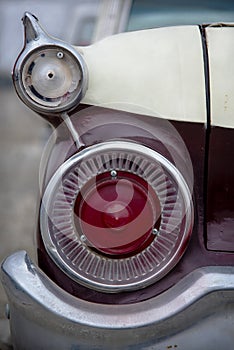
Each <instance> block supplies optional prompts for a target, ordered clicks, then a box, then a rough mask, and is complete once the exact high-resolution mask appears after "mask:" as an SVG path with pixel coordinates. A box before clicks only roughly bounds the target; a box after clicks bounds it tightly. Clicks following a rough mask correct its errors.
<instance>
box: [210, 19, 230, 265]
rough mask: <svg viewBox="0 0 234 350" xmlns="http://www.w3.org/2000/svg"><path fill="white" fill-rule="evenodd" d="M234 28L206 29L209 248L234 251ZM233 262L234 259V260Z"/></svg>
mask: <svg viewBox="0 0 234 350" xmlns="http://www.w3.org/2000/svg"><path fill="white" fill-rule="evenodd" d="M233 34H234V26H233V25H231V24H226V25H225V24H222V23H220V24H217V25H214V26H209V27H207V28H206V41H207V49H208V60H209V81H210V124H211V129H210V133H209V157H208V178H207V216H206V221H207V248H208V249H210V250H214V251H226V252H234V234H233V228H234V200H233V199H234V187H233V178H234V165H233V157H234V140H233V128H234V80H233V76H234V62H233V55H234V39H233ZM233 263H234V260H233Z"/></svg>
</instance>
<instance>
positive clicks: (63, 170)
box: [40, 140, 193, 293]
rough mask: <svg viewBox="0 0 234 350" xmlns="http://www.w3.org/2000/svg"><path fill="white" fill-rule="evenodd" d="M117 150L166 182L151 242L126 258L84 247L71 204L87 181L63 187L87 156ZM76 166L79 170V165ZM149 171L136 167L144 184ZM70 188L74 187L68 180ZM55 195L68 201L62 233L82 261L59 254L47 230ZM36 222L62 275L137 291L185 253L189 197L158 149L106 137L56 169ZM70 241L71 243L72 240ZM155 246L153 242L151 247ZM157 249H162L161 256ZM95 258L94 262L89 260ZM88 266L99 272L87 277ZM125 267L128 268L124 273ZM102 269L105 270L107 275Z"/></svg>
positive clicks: (96, 286) (90, 284) (189, 222)
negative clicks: (157, 172) (144, 164)
mask: <svg viewBox="0 0 234 350" xmlns="http://www.w3.org/2000/svg"><path fill="white" fill-rule="evenodd" d="M117 151H118V152H120V153H121V152H122V153H123V154H126V155H131V154H132V155H134V156H135V157H137V156H139V157H140V156H141V157H143V158H144V159H146V161H147V162H148V164H152V166H153V167H155V169H156V168H159V169H160V171H161V172H162V176H163V177H164V179H165V180H166V181H165V183H164V181H162V183H161V184H160V186H161V189H160V191H161V193H164V196H166V197H165V198H164V199H163V196H162V195H161V201H162V203H163V202H164V204H163V205H164V207H163V208H162V220H161V224H160V228H159V233H158V234H157V235H155V239H154V240H153V242H152V244H151V245H149V246H148V247H146V248H145V249H144V250H143V251H141V252H139V253H137V254H136V256H131V257H127V258H125V259H124V258H121V259H117V258H110V257H107V256H104V255H101V254H100V253H99V252H98V253H97V252H94V251H93V249H90V248H89V246H88V245H86V242H85V241H84V240H83V238H82V234H81V233H77V232H76V227H75V224H74V220H73V216H74V203H75V200H76V198H77V194H78V192H79V188H82V186H84V184H85V183H86V182H85V180H84V182H83V183H82V181H80V183H79V186H78V184H77V187H76V190H74V189H73V190H71V189H69V188H70V187H69V186H71V184H69V185H68V186H67V185H66V183H68V181H69V176H70V175H71V174H72V171H73V170H74V169H75V168H76V169H77V168H78V167H81V166H82V162H83V164H85V162H86V161H87V160H91V159H92V158H93V157H96V156H97V155H100V154H102V155H103V154H114V153H115V152H117ZM108 152H109V153H108ZM80 169H82V167H81V168H80ZM101 169H102V170H101ZM109 170H111V169H105V171H109ZM112 170H113V168H112ZM117 170H118V169H117ZM151 170H152V169H151ZM101 171H103V168H102V167H101V165H100V172H101ZM132 171H133V170H132ZM89 172H90V174H89V176H87V181H88V179H90V178H92V177H95V175H96V174H94V171H93V170H89ZM150 174H151V175H150V176H148V177H147V172H145V174H144V169H143V168H141V176H142V177H143V178H145V179H146V180H147V181H148V182H149V183H150V179H151V180H152V179H153V178H154V176H153V175H154V169H153V171H152V172H151V173H150ZM80 180H81V179H80ZM170 184H173V186H174V187H173V186H172V187H173V189H172V192H171V194H170V188H169V187H170ZM150 185H151V186H152V187H153V188H154V189H155V191H156V193H157V195H158V196H159V198H160V193H159V188H158V190H157V189H156V188H155V187H156V185H154V183H152V182H151V183H150ZM73 186H75V185H74V184H73ZM175 186H176V188H175ZM167 187H168V188H167ZM69 190H71V192H73V193H71V196H70V197H69V196H68V195H67V191H69ZM56 196H62V197H61V198H62V201H64V204H66V202H67V203H68V205H67V207H66V205H65V207H64V208H63V209H64V213H67V214H64V215H63V216H65V217H66V215H67V219H68V217H69V218H70V219H69V220H71V221H70V223H69V225H70V226H71V227H70V232H69V228H68V227H67V233H65V231H64V232H63V233H64V234H65V236H66V234H68V235H70V236H69V238H71V239H72V240H74V242H77V245H78V246H79V247H78V246H77V248H80V250H79V256H80V259H81V260H79V258H78V260H77V259H76V257H75V258H73V262H72V261H69V259H68V258H67V257H66V256H65V254H64V252H62V249H64V248H62V249H61V250H60V248H61V247H59V244H58V242H55V239H54V237H55V236H54V235H55V233H54V232H55V231H53V229H52V228H53V225H54V227H56V225H58V224H59V222H58V218H59V216H58V217H56V216H54V211H55V210H56V205H57V204H56V201H57V199H56ZM61 198H60V200H61ZM68 198H69V201H68ZM167 198H169V202H170V200H171V202H170V203H169V202H168V203H169V204H168V203H167ZM166 205H167V208H169V207H171V208H172V209H170V210H172V212H174V217H170V215H169V212H168V210H169V209H166ZM175 213H176V214H175ZM59 215H60V214H59ZM175 215H177V216H178V217H176V216H175ZM60 219H61V222H60V223H63V219H64V218H62V216H61V217H60V218H59V220H60ZM173 225H176V227H177V226H178V225H179V226H178V227H179V228H178V229H177V232H178V233H177V234H176V235H175V233H173V235H174V236H173V235H172V231H173V229H174V228H175V227H174V228H173V229H172V228H170V227H169V226H173ZM40 226H41V234H42V239H43V241H44V245H45V248H46V250H47V252H48V254H49V256H50V257H51V258H52V260H53V261H54V262H55V263H56V264H57V266H58V267H59V268H60V269H61V270H62V271H63V272H64V273H66V274H67V275H68V276H69V277H70V278H72V279H73V280H75V281H76V282H78V283H80V284H82V285H85V286H86V287H89V288H92V289H95V290H98V291H102V292H109V293H114V292H120V291H129V290H137V289H140V288H144V287H146V286H148V285H150V284H152V283H154V282H156V281H158V280H159V279H161V278H162V277H164V276H165V275H166V274H167V273H168V272H169V271H170V270H171V269H172V268H173V267H174V266H175V265H176V264H177V263H178V261H179V260H180V259H181V257H182V255H183V254H184V252H185V250H186V247H187V245H188V242H189V238H190V236H191V233H192V227H193V203H192V196H191V193H190V190H189V188H188V186H187V184H186V182H185V180H184V178H183V176H182V174H181V173H180V172H179V171H178V169H177V168H176V167H175V166H174V165H173V164H172V163H171V162H170V161H168V160H167V159H166V158H165V157H164V156H162V155H161V154H159V153H158V152H156V151H154V150H152V149H150V148H148V147H146V146H143V145H140V144H136V143H134V142H129V141H119V140H116V141H107V142H103V143H100V144H97V145H93V146H90V147H88V148H86V149H84V150H82V151H80V152H78V153H77V154H75V155H74V156H72V157H71V158H70V159H68V160H67V161H66V162H65V163H64V164H62V165H61V166H60V168H59V169H58V170H57V171H56V172H55V174H54V176H53V177H52V178H51V180H50V182H49V184H48V186H47V188H46V190H45V193H44V195H43V198H42V203H41V213H40ZM56 230H57V228H56ZM178 230H179V231H178ZM56 232H58V231H56ZM173 237H174V241H173ZM74 242H73V243H74ZM70 244H72V242H71V243H70ZM154 244H155V246H153V245H154ZM157 245H158V246H160V249H161V252H160V249H159V251H158V256H157V254H156V253H155V254H154V253H153V251H155V250H156V251H157ZM169 247H170V248H169ZM65 248H66V247H65ZM72 249H73V251H74V250H75V249H76V248H75V247H74V246H73V247H72ZM65 250H66V249H65ZM162 251H164V252H167V253H165V255H163V253H162ZM95 259H96V261H94V260H95ZM157 259H158V260H157ZM90 264H93V265H95V264H96V265H95V266H96V267H95V268H96V270H98V269H99V267H100V269H99V270H100V271H99V274H97V273H96V275H92V274H91V273H90V270H88V268H87V266H88V267H89V268H90ZM82 265H83V266H86V269H85V268H84V269H83V268H82ZM144 265H145V266H146V268H145V267H144ZM98 266H99V267H98ZM108 268H109V270H108ZM120 268H121V269H122V270H123V269H124V270H125V272H124V273H123V274H122V275H121V274H120ZM122 270H121V271H122ZM127 270H128V271H130V272H129V273H126V271H127ZM103 271H106V273H104V272H103ZM139 271H140V273H139ZM106 276H109V278H106ZM123 276H125V278H123Z"/></svg>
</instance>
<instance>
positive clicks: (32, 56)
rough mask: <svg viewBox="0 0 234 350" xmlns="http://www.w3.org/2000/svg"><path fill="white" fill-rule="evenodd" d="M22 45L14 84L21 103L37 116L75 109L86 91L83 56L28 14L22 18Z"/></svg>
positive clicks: (14, 73) (15, 70)
mask: <svg viewBox="0 0 234 350" xmlns="http://www.w3.org/2000/svg"><path fill="white" fill-rule="evenodd" d="M23 23H24V27H25V46H24V49H23V51H22V52H21V54H20V55H19V57H18V59H17V61H16V64H15V67H14V71H13V81H14V85H15V88H16V91H17V93H18V95H19V97H20V98H21V100H22V101H23V102H24V103H25V104H26V105H27V106H28V107H30V108H31V109H33V110H35V111H36V112H38V113H44V114H47V113H50V114H54V113H63V112H67V111H70V110H72V109H73V108H75V107H76V106H77V105H78V104H79V102H80V100H81V99H82V97H83V96H84V94H85V91H86V89H87V80H88V78H87V77H88V75H87V69H86V65H85V62H84V60H83V58H82V56H81V55H80V54H79V53H78V52H77V51H76V50H75V49H74V48H73V47H72V46H71V45H69V44H67V43H65V42H62V41H60V40H58V39H54V38H52V37H51V36H49V35H47V33H46V32H45V31H44V30H43V29H42V28H41V26H40V24H39V23H38V20H37V18H36V17H35V16H33V15H32V14H30V13H25V15H24V18H23Z"/></svg>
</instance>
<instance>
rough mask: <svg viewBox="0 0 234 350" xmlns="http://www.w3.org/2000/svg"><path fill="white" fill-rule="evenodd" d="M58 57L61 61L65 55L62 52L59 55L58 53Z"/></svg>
mask: <svg viewBox="0 0 234 350" xmlns="http://www.w3.org/2000/svg"><path fill="white" fill-rule="evenodd" d="M57 57H58V58H60V59H61V58H63V53H62V52H61V51H60V52H58V53H57Z"/></svg>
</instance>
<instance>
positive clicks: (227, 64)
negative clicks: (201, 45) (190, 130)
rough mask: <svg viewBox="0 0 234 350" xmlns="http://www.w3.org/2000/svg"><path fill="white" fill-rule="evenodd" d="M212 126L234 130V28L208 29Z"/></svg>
mask: <svg viewBox="0 0 234 350" xmlns="http://www.w3.org/2000/svg"><path fill="white" fill-rule="evenodd" d="M206 36H207V46H208V55H209V71H210V90H211V94H210V95H211V124H212V125H216V126H222V127H228V128H234V27H208V28H207V29H206Z"/></svg>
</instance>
